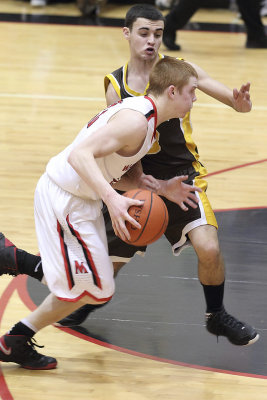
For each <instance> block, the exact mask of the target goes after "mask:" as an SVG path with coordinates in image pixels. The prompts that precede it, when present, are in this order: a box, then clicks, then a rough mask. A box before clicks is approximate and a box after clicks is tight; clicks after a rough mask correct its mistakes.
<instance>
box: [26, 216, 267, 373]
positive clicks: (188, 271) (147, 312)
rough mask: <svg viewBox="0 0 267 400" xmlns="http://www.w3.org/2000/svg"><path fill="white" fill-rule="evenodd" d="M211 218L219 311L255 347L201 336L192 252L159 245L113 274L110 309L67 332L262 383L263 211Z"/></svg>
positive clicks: (266, 356)
mask: <svg viewBox="0 0 267 400" xmlns="http://www.w3.org/2000/svg"><path fill="white" fill-rule="evenodd" d="M216 217H217V220H218V223H219V227H220V229H219V237H220V243H221V248H222V251H223V254H224V258H225V263H226V270H227V273H226V284H225V307H226V309H227V310H228V312H230V313H231V314H233V315H235V316H236V317H238V318H239V319H241V320H243V321H246V322H248V323H250V324H251V325H254V326H255V327H256V328H257V330H258V332H259V333H260V339H259V340H258V342H257V343H255V344H253V345H251V346H245V347H238V346H233V345H232V344H230V343H229V342H228V341H227V339H225V338H221V337H220V338H219V341H218V342H217V338H216V337H215V336H213V335H210V334H209V333H208V332H207V331H206V329H205V324H204V313H205V301H204V295H203V290H202V287H201V285H200V283H199V281H198V278H197V258H196V255H195V253H194V250H193V249H192V248H189V249H186V250H184V252H183V253H182V254H181V255H180V256H179V257H174V256H173V255H172V253H171V249H170V246H169V244H168V242H167V241H166V239H165V238H162V239H160V240H159V241H158V242H156V243H154V244H153V245H151V246H150V247H149V249H148V251H147V254H146V256H145V258H142V257H139V256H136V257H135V258H134V259H133V260H132V261H131V262H130V263H129V264H128V265H127V266H126V267H125V268H124V269H123V270H121V273H120V274H119V276H118V278H117V279H116V294H115V296H114V297H113V299H112V301H111V302H110V303H109V304H108V305H106V306H105V307H103V308H101V309H99V310H98V311H96V312H94V313H92V314H91V316H90V317H89V318H88V319H87V320H86V321H85V322H84V323H83V325H82V326H80V327H77V328H75V329H76V330H77V331H78V332H81V333H83V334H85V335H88V336H90V337H93V338H96V339H99V340H102V341H104V342H107V343H111V344H113V345H116V346H120V347H123V348H126V349H129V350H133V351H137V352H140V353H144V354H147V355H152V356H155V357H158V358H163V359H168V360H174V361H177V362H182V363H189V364H193V365H200V366H203V367H209V368H214V369H220V370H227V371H235V372H241V373H248V374H255V375H264V376H267V353H266V351H265V349H266V348H267V321H266V316H267V310H266V305H267V208H263V209H248V210H238V211H236V210H235V211H224V212H218V213H216ZM40 289H42V290H40ZM28 290H29V293H30V295H31V297H32V299H33V301H34V302H35V304H39V303H40V301H41V300H42V299H43V298H44V296H45V295H46V294H47V289H46V288H45V287H43V286H42V285H40V283H38V282H34V280H33V279H31V278H30V279H29V280H28Z"/></svg>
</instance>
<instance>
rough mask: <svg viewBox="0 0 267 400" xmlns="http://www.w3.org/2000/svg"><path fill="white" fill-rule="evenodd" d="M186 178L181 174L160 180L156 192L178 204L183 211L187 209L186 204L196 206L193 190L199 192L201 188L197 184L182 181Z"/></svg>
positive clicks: (196, 201) (195, 196) (196, 198)
mask: <svg viewBox="0 0 267 400" xmlns="http://www.w3.org/2000/svg"><path fill="white" fill-rule="evenodd" d="M187 179H188V176H187V175H182V176H175V177H174V178H171V179H169V180H167V181H160V182H161V190H160V191H159V193H158V194H160V195H162V196H164V197H166V198H167V199H168V200H170V201H172V202H173V203H176V204H178V206H179V207H180V208H181V209H182V210H183V211H188V206H190V207H192V208H197V204H198V202H199V199H198V197H197V195H196V194H195V192H199V193H201V192H202V190H201V189H200V188H199V187H197V186H193V185H188V184H187V183H184V181H186V180H187ZM186 204H187V205H186Z"/></svg>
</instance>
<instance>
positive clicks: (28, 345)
mask: <svg viewBox="0 0 267 400" xmlns="http://www.w3.org/2000/svg"><path fill="white" fill-rule="evenodd" d="M35 347H39V348H43V347H44V346H40V345H38V344H37V342H36V340H35V338H30V337H29V338H27V342H25V347H24V352H23V353H24V354H25V355H26V356H27V358H28V357H29V356H30V357H32V358H34V359H37V358H40V356H41V355H40V354H39V353H38V352H37V351H36V350H35Z"/></svg>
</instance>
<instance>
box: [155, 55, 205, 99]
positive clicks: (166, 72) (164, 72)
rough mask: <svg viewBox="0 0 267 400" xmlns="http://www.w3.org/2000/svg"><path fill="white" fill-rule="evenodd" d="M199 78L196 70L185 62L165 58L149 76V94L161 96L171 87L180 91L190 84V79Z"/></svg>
mask: <svg viewBox="0 0 267 400" xmlns="http://www.w3.org/2000/svg"><path fill="white" fill-rule="evenodd" d="M192 76H194V77H196V78H198V75H197V72H196V70H195V69H194V68H193V67H192V65H190V64H188V63H187V62H185V61H184V60H178V59H177V58H173V57H164V58H162V59H161V60H159V61H158V62H157V63H156V64H155V66H154V67H153V69H152V71H151V73H150V75H149V88H148V90H147V94H149V93H151V94H154V95H155V96H159V95H161V94H162V93H163V92H164V90H165V89H167V88H168V87H169V86H171V85H173V86H175V87H176V88H177V89H178V90H179V91H180V90H181V89H182V88H183V87H184V86H185V85H186V84H187V83H188V81H189V78H190V77H192Z"/></svg>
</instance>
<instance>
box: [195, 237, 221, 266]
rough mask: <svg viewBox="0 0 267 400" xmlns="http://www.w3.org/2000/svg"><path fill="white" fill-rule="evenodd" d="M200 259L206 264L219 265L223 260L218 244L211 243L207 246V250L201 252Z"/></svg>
mask: <svg viewBox="0 0 267 400" xmlns="http://www.w3.org/2000/svg"><path fill="white" fill-rule="evenodd" d="M198 258H199V260H200V261H201V262H203V263H206V264H218V263H219V262H220V259H221V251H220V248H219V246H218V243H216V242H213V241H210V242H209V243H207V244H206V245H205V248H204V249H202V251H200V252H199V254H198Z"/></svg>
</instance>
